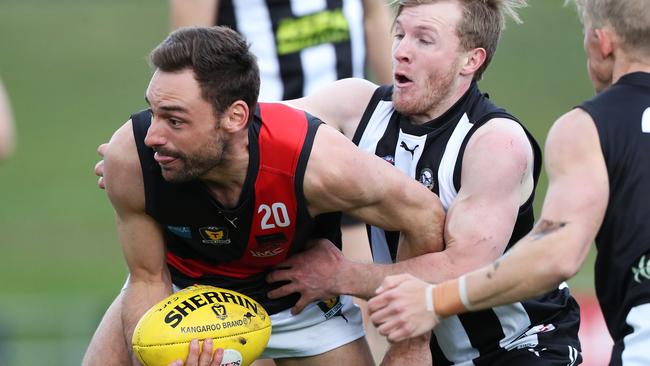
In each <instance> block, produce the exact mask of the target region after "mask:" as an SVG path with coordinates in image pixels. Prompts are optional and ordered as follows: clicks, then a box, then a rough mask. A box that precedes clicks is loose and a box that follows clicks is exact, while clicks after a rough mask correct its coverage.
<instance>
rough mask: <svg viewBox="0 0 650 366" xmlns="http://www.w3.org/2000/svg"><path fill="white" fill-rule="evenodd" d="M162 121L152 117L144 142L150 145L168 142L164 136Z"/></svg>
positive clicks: (160, 144)
mask: <svg viewBox="0 0 650 366" xmlns="http://www.w3.org/2000/svg"><path fill="white" fill-rule="evenodd" d="M162 127H163V126H162V123H161V122H160V121H156V118H152V119H151V125H150V126H149V130H148V131H147V136H145V138H144V144H145V145H147V146H148V147H155V146H162V145H164V144H165V143H166V142H167V139H166V138H165V136H164V133H163V128H162Z"/></svg>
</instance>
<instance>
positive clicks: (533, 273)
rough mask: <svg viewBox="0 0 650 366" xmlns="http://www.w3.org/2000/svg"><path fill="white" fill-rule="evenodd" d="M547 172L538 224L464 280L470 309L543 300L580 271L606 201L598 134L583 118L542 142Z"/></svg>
mask: <svg viewBox="0 0 650 366" xmlns="http://www.w3.org/2000/svg"><path fill="white" fill-rule="evenodd" d="M546 171H547V173H548V177H549V186H548V191H547V193H546V197H545V199H544V206H543V208H542V215H541V220H540V222H539V224H538V225H537V226H536V227H535V229H534V230H533V231H532V232H531V233H530V234H529V235H527V236H526V237H525V238H524V239H522V240H521V241H520V242H519V243H518V244H517V245H516V246H515V247H514V248H513V249H512V251H511V253H510V254H509V255H508V256H507V257H505V258H503V259H502V260H500V261H498V262H496V263H494V264H492V265H490V266H487V267H485V268H483V269H481V270H479V271H476V272H474V273H472V274H470V275H468V276H467V290H468V296H469V301H470V303H471V304H472V307H474V308H487V307H492V306H496V305H498V304H504V303H510V302H514V301H519V300H522V299H525V298H528V297H533V296H536V295H539V294H542V293H544V292H546V291H548V290H550V289H553V288H555V287H557V285H558V284H559V283H560V282H562V281H564V280H566V279H568V278H570V277H572V276H573V275H575V274H576V272H577V271H578V270H579V269H580V266H581V265H582V262H583V261H584V259H585V257H586V256H587V253H588V252H589V248H590V247H591V243H592V242H593V240H594V238H595V237H596V234H597V233H598V229H599V227H600V225H601V224H602V221H603V218H604V216H605V210H606V209H607V203H608V199H609V179H608V175H607V168H606V166H605V161H604V159H603V154H602V150H601V148H600V141H599V138H598V132H597V130H596V127H595V126H594V123H593V121H592V120H591V117H590V116H589V115H588V114H587V113H586V112H584V111H582V110H580V109H576V110H573V111H571V112H569V113H567V114H566V115H564V116H563V117H561V118H560V119H559V120H558V121H557V122H556V123H555V125H554V126H553V128H552V129H551V131H550V132H549V135H548V139H547V142H546ZM540 263H541V264H542V265H540ZM522 273H526V276H521V274H522Z"/></svg>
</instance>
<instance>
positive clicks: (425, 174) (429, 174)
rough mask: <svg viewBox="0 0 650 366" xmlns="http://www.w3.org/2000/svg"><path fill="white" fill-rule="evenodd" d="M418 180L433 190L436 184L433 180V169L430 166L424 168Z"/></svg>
mask: <svg viewBox="0 0 650 366" xmlns="http://www.w3.org/2000/svg"><path fill="white" fill-rule="evenodd" d="M418 180H419V181H420V183H422V185H424V186H425V187H427V189H428V190H430V191H433V188H434V187H435V186H436V183H435V182H434V180H433V171H431V169H429V168H424V169H422V171H420V178H419V179H418Z"/></svg>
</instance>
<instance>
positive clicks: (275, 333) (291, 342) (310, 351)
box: [174, 285, 365, 359]
mask: <svg viewBox="0 0 650 366" xmlns="http://www.w3.org/2000/svg"><path fill="white" fill-rule="evenodd" d="M179 290H180V288H179V287H178V286H176V285H174V292H176V291H179ZM364 335H365V332H364V328H363V318H362V316H361V310H360V309H359V307H358V306H357V305H356V304H355V303H354V301H353V299H352V297H351V296H344V295H342V296H338V297H337V298H334V299H332V300H331V301H326V302H325V301H319V302H314V303H311V304H309V305H307V306H306V307H305V308H304V309H303V311H302V312H300V314H297V315H291V309H287V310H283V311H281V312H279V313H276V314H273V315H271V338H270V339H269V343H268V344H267V345H266V349H264V352H263V353H262V355H261V356H260V358H274V359H275V358H287V357H307V356H315V355H319V354H321V353H325V352H327V351H331V350H333V349H335V348H338V347H341V346H343V345H345V344H348V343H350V342H353V341H355V340H357V339H359V338H361V337H363V336H364Z"/></svg>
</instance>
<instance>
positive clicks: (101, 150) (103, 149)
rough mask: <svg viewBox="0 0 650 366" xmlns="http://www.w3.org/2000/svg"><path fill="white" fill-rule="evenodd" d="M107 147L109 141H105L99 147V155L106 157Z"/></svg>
mask: <svg viewBox="0 0 650 366" xmlns="http://www.w3.org/2000/svg"><path fill="white" fill-rule="evenodd" d="M106 148H108V143H103V144H101V145H99V146H98V147H97V153H98V154H99V156H101V157H104V154H106Z"/></svg>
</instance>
